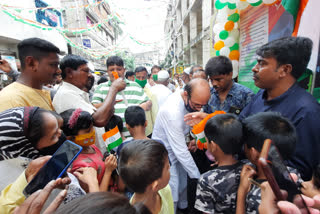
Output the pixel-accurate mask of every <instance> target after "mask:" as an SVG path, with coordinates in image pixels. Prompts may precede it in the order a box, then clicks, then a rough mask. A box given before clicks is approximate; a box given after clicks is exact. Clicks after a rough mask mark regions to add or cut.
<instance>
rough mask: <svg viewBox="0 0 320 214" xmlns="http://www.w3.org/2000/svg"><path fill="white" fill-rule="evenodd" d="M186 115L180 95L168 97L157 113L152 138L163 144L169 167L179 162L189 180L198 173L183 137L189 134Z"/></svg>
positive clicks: (175, 94)
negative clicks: (167, 155) (185, 120)
mask: <svg viewBox="0 0 320 214" xmlns="http://www.w3.org/2000/svg"><path fill="white" fill-rule="evenodd" d="M187 113H189V112H188V111H187V110H186V108H185V106H184V101H183V99H182V97H181V93H180V92H179V91H178V92H176V93H173V94H172V95H170V96H169V97H168V98H167V100H166V102H165V103H164V105H163V106H162V108H161V109H160V111H159V112H158V115H157V119H156V122H155V126H154V128H153V133H152V138H153V139H159V140H161V141H162V142H163V143H164V145H165V147H166V149H167V150H168V154H169V160H170V162H171V165H174V164H175V163H177V162H180V164H181V165H182V166H183V168H184V170H186V172H187V173H188V175H189V177H190V178H199V177H200V172H199V170H198V167H197V166H196V164H195V162H194V160H193V158H192V156H191V154H190V152H189V150H188V147H187V144H186V141H185V135H187V134H188V133H189V132H190V126H188V125H187V124H186V123H185V122H184V120H183V119H184V115H186V114H187Z"/></svg>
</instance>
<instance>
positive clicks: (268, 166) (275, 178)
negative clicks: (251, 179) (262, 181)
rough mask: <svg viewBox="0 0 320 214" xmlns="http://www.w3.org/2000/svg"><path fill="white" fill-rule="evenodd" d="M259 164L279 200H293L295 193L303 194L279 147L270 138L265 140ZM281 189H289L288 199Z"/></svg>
mask: <svg viewBox="0 0 320 214" xmlns="http://www.w3.org/2000/svg"><path fill="white" fill-rule="evenodd" d="M258 164H259V165H260V166H261V168H262V170H263V172H264V174H265V176H266V177H267V180H268V182H269V184H270V186H271V188H272V190H273V192H274V194H275V196H276V198H277V200H287V201H291V202H292V201H293V199H294V196H295V195H297V194H298V195H300V194H301V191H300V189H299V187H298V185H297V184H296V183H295V182H294V180H293V179H292V177H291V175H290V172H289V171H288V169H287V167H286V165H285V164H284V163H283V160H282V157H281V155H280V153H279V151H278V149H277V147H276V146H275V145H274V143H273V142H272V141H271V140H270V139H266V140H265V141H264V144H263V147H262V150H261V153H260V157H259V160H258ZM280 189H283V190H286V191H287V193H288V197H287V199H285V198H284V197H283V194H282V193H281V191H280ZM300 197H301V195H300ZM302 201H303V200H302Z"/></svg>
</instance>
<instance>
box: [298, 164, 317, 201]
mask: <svg viewBox="0 0 320 214" xmlns="http://www.w3.org/2000/svg"><path fill="white" fill-rule="evenodd" d="M301 185H302V188H301V192H302V193H303V194H304V195H306V196H308V197H310V198H313V197H314V196H316V195H319V194H320V164H319V165H318V166H317V167H316V168H315V169H314V170H313V173H312V179H311V181H306V182H303V183H302V184H301Z"/></svg>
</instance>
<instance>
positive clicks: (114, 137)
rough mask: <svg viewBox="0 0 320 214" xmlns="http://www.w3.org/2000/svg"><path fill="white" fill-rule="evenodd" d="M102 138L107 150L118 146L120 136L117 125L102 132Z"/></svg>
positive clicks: (120, 141)
mask: <svg viewBox="0 0 320 214" xmlns="http://www.w3.org/2000/svg"><path fill="white" fill-rule="evenodd" d="M102 138H103V140H104V142H105V144H106V147H107V149H108V151H109V152H110V151H111V150H112V149H114V148H116V147H118V146H119V145H120V144H121V143H122V138H121V135H120V132H119V129H118V126H116V127H114V128H113V129H111V130H109V131H107V132H106V133H104V134H103V135H102Z"/></svg>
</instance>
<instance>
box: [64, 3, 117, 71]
mask: <svg viewBox="0 0 320 214" xmlns="http://www.w3.org/2000/svg"><path fill="white" fill-rule="evenodd" d="M61 4H62V5H63V7H76V8H77V9H75V10H66V11H65V12H64V13H63V20H64V28H69V29H75V28H88V27H90V26H92V25H94V24H98V23H99V24H100V25H99V27H97V28H94V29H93V30H91V31H86V32H83V33H80V34H74V33H72V32H70V33H67V36H68V37H69V38H70V39H71V40H72V41H73V42H74V43H75V44H77V45H80V46H82V47H83V48H84V49H88V50H89V49H90V51H91V53H92V51H97V52H100V53H101V52H102V51H106V52H107V51H108V50H112V47H113V46H114V45H115V44H116V39H117V31H116V30H115V29H114V27H113V24H112V20H111V17H112V12H111V10H110V6H109V4H107V3H106V2H105V1H102V0H80V1H74V0H61ZM88 4H91V6H90V7H81V5H88ZM68 52H69V53H72V54H77V55H80V56H83V57H84V58H86V59H87V60H89V61H91V62H92V63H93V65H94V67H95V69H96V70H106V65H105V59H104V58H100V59H97V58H94V57H92V55H90V54H86V53H85V52H84V51H82V50H80V49H78V48H74V47H68Z"/></svg>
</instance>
